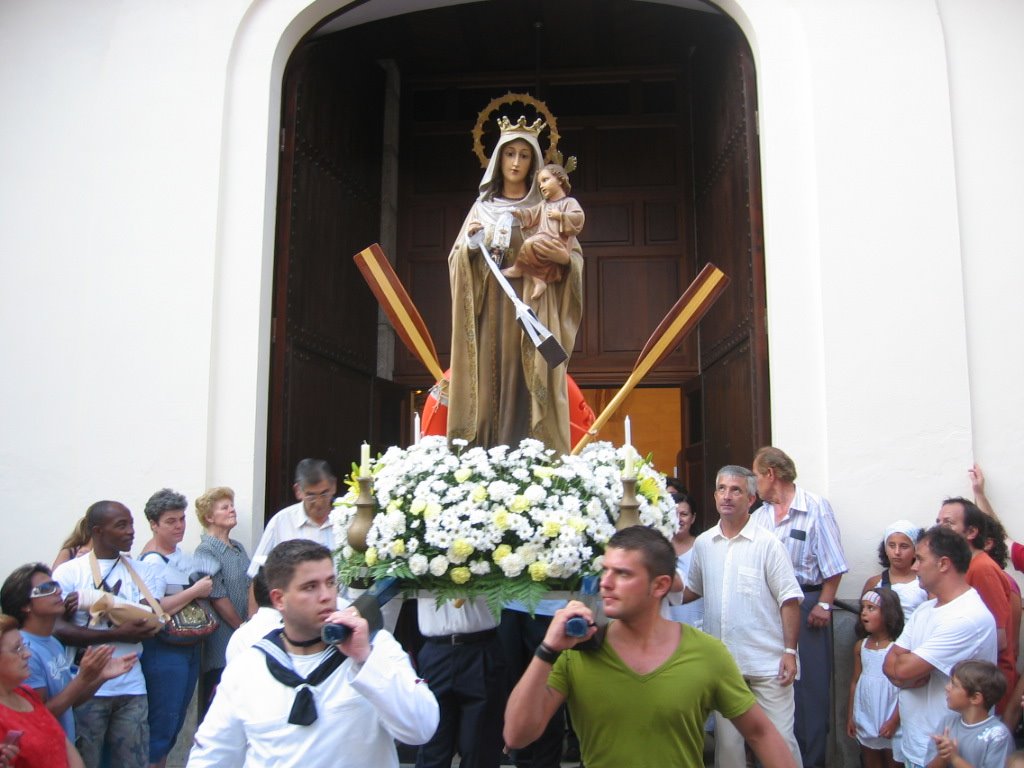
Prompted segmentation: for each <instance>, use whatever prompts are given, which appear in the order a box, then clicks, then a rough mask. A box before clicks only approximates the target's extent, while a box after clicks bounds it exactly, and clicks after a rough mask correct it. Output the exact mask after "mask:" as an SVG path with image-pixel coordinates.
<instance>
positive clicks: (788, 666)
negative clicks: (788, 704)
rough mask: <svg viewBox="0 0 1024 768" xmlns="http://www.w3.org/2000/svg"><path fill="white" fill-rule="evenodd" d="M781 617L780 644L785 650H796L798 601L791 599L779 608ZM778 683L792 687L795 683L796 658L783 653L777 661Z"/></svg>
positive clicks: (798, 634)
mask: <svg viewBox="0 0 1024 768" xmlns="http://www.w3.org/2000/svg"><path fill="white" fill-rule="evenodd" d="M779 615H780V616H781V617H782V643H783V645H784V646H785V647H786V648H796V646H797V643H798V642H800V601H799V600H798V599H797V598H795V597H793V598H790V599H789V600H787V601H786V602H784V603H783V604H782V605H781V606H780V607H779ZM779 681H780V682H781V683H782V684H783V685H792V684H793V683H794V682H795V681H796V656H794V655H793V654H791V653H783V654H782V658H781V659H779Z"/></svg>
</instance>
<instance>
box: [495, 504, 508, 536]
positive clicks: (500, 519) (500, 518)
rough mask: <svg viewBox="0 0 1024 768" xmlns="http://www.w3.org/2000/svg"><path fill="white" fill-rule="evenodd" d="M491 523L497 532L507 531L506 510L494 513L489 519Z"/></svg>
mask: <svg viewBox="0 0 1024 768" xmlns="http://www.w3.org/2000/svg"><path fill="white" fill-rule="evenodd" d="M491 522H493V523H494V527H495V528H497V529H498V530H499V531H507V530H508V510H507V509H505V508H502V509H499V510H498V511H497V512H495V513H494V516H493V517H492V518H491Z"/></svg>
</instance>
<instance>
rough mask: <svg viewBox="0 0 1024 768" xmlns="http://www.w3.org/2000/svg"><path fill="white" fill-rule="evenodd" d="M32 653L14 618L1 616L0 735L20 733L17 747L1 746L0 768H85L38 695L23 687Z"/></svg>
mask: <svg viewBox="0 0 1024 768" xmlns="http://www.w3.org/2000/svg"><path fill="white" fill-rule="evenodd" d="M30 656H31V652H30V651H29V650H28V648H26V647H25V643H24V642H23V641H22V639H21V632H19V631H18V622H17V620H15V619H14V618H13V617H11V616H8V615H6V614H0V732H2V733H6V734H10V733H11V732H12V731H20V733H21V736H20V737H18V739H17V744H16V745H11V744H4V745H3V746H0V768H6V766H13V765H17V766H19V768H20V766H24V767H25V768H65V766H70V767H71V768H83V766H84V763H82V758H81V756H80V755H79V754H78V751H77V750H76V749H75V748H74V747H73V746H72V744H71V742H70V741H68V737H67V735H66V734H65V733H64V730H63V729H62V728H61V727H60V723H58V722H57V718H55V717H54V716H53V715H52V714H51V713H50V711H49V710H48V709H47V708H46V705H45V704H43V702H42V700H40V698H39V696H37V695H36V693H35V691H33V690H31V689H30V688H26V687H24V686H23V685H22V683H23V682H24V681H25V679H26V678H27V677H28V672H29V670H28V660H29V657H30Z"/></svg>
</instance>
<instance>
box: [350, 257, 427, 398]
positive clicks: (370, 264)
mask: <svg viewBox="0 0 1024 768" xmlns="http://www.w3.org/2000/svg"><path fill="white" fill-rule="evenodd" d="M352 258H353V259H354V260H355V262H356V266H357V267H358V268H359V271H360V272H362V273H363V277H364V278H366V282H367V284H368V285H369V286H370V290H371V291H373V295H374V296H376V297H377V301H379V302H380V305H381V307H383V308H384V314H386V315H387V316H388V319H389V320H390V321H391V324H392V325H393V326H394V327H395V332H396V333H397V334H398V336H399V338H400V339H401V340H402V343H403V344H405V346H406V347H408V348H409V351H410V352H412V353H413V354H414V355H416V357H418V358H419V359H420V362H421V363H423V365H425V366H426V368H427V370H428V371H430V375H431V376H433V377H434V380H435V381H441V380H442V379H443V378H444V371H443V370H441V363H439V362H438V359H437V350H436V349H435V348H434V341H433V340H432V339H431V338H430V331H428V330H427V325H426V323H424V322H423V317H422V316H421V315H420V313H419V310H418V309H416V305H415V304H413V303H412V299H411V298H410V297H409V294H408V292H407V291H406V290H405V286H403V285H402V283H401V281H400V280H399V279H398V275H396V274H395V270H394V269H393V268H392V266H391V263H390V262H389V261H388V257H387V256H385V255H384V250H383V249H382V248H381V247H380V245H378V244H377V243H374V244H373V245H371V246H370V247H369V248H364V249H363V250H361V251H360V252H359V253H357V254H356V255H355V256H353V257H352Z"/></svg>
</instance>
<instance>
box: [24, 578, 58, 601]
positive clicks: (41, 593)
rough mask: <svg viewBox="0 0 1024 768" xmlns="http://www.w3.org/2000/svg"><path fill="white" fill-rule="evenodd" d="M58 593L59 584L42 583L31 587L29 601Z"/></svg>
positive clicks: (51, 582) (52, 582)
mask: <svg viewBox="0 0 1024 768" xmlns="http://www.w3.org/2000/svg"><path fill="white" fill-rule="evenodd" d="M58 592H60V584H58V583H57V582H56V581H44V582H43V583H42V584H36V585H35V586H34V587H32V591H31V592H29V593H28V596H29V599H30V600H31V599H33V598H36V597H49V596H50V595H55V594H57V593H58Z"/></svg>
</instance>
